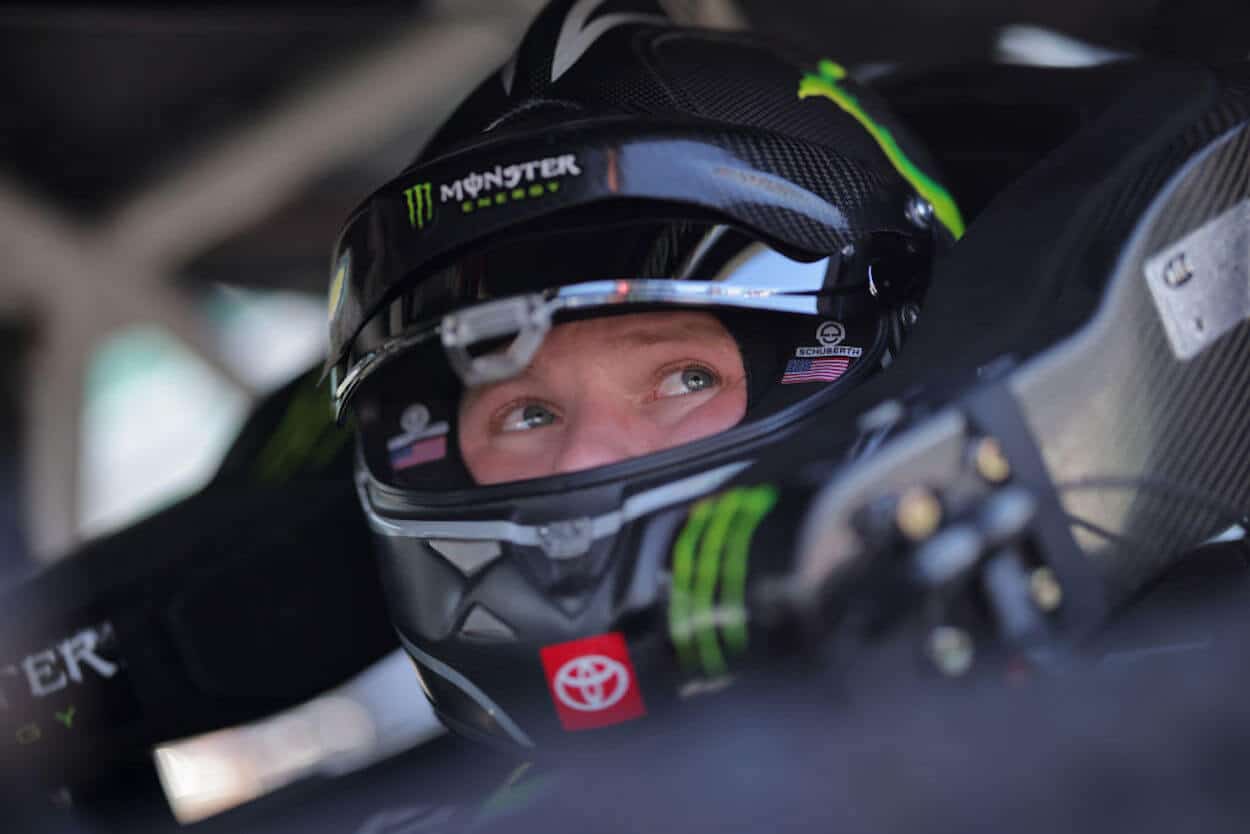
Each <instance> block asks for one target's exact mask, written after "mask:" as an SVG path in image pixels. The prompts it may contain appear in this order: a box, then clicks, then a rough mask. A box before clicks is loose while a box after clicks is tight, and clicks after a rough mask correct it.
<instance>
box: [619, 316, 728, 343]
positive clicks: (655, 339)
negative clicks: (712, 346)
mask: <svg viewBox="0 0 1250 834" xmlns="http://www.w3.org/2000/svg"><path fill="white" fill-rule="evenodd" d="M724 333H725V331H723V330H722V329H720V328H719V327H717V326H716V325H714V324H710V323H707V322H694V323H691V324H685V325H671V324H670V325H651V326H642V327H636V328H631V329H629V330H626V331H625V332H624V333H617V334H614V335H612V336H609V337H608V338H607V340H606V341H607V344H609V345H613V346H619V347H648V346H650V345H660V344H667V343H670V342H689V341H692V340H697V339H700V338H703V337H708V336H712V337H716V336H721V335H724ZM731 338H732V337H731Z"/></svg>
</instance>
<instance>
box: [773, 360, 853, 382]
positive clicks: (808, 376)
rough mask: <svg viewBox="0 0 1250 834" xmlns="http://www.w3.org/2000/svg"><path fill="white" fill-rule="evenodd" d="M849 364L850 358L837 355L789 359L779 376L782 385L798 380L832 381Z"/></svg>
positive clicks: (844, 370) (843, 371)
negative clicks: (829, 357) (822, 357)
mask: <svg viewBox="0 0 1250 834" xmlns="http://www.w3.org/2000/svg"><path fill="white" fill-rule="evenodd" d="M850 366H851V360H850V359H848V358H846V357H843V356H838V357H834V358H831V359H791V360H790V361H789V362H787V363H786V371H785V373H784V374H783V375H782V377H781V384H782V385H792V384H795V383H800V382H833V381H835V380H837V379H838V378H839V377H840V376H842V374H844V373H846V369H847V368H849V367H850Z"/></svg>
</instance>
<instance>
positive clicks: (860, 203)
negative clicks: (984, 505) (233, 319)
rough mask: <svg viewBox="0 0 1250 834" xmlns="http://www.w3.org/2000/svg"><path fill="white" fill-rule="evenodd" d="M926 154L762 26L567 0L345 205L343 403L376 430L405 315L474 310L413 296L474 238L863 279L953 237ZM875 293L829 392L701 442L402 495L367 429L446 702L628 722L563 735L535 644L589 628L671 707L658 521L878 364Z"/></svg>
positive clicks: (403, 593)
mask: <svg viewBox="0 0 1250 834" xmlns="http://www.w3.org/2000/svg"><path fill="white" fill-rule="evenodd" d="M822 84H823V85H824V87H823V88H822V87H821V85H822ZM825 88H827V90H826V92H827V93H828V94H827V95H826V94H825V92H821V90H824V89H825ZM805 91H806V94H805ZM928 170H932V169H931V167H930V166H929V163H928V160H927V158H926V157H925V156H924V153H923V151H922V149H920V148H919V147H917V146H916V145H915V144H914V143H913V142H912V141H911V140H910V139H909V138H908V136H907V134H906V132H905V130H904V129H903V127H902V126H901V125H899V124H897V123H895V122H894V121H893V120H892V119H891V117H890V115H889V113H888V112H887V111H886V109H885V108H884V106H883V105H882V104H881V103H880V102H878V101H877V100H876V99H875V97H874V96H873V95H872V94H871V92H870V91H869V90H866V89H862V88H860V87H857V86H856V85H854V84H853V83H852V82H851V81H850V80H849V79H846V78H845V77H844V74H843V73H841V70H840V68H838V67H836V65H832V64H827V65H824V66H823V67H821V68H819V69H816V70H815V71H812V69H810V68H804V67H801V66H799V65H798V64H796V63H793V62H790V61H788V60H787V59H785V58H784V57H782V56H781V55H779V54H778V53H777V52H775V51H774V50H773V49H772V48H770V47H768V46H767V45H764V44H762V43H760V42H758V41H756V40H755V39H753V38H752V37H751V36H749V35H746V34H740V33H726V32H719V31H708V30H701V29H691V28H683V27H678V26H675V25H673V23H672V22H671V21H670V20H669V19H668V18H666V17H665V16H664V14H663V12H662V11H661V10H660V8H659V7H658V6H657V5H655V4H654V3H650V2H628V0H608V2H603V0H557V2H553V3H551V4H550V5H549V6H547V7H546V8H545V9H544V11H543V12H542V13H540V15H539V16H538V17H537V18H536V19H535V21H534V23H533V24H532V25H531V27H530V28H529V30H528V32H527V33H526V35H525V37H524V39H523V40H522V42H521V44H520V45H519V47H518V48H517V50H516V53H515V54H514V55H513V56H512V58H511V59H510V60H509V61H508V62H507V64H505V66H504V67H502V68H501V70H500V71H499V72H497V73H494V74H492V75H491V76H490V77H488V78H487V79H486V80H485V81H483V82H482V84H481V85H479V87H478V88H477V89H476V90H475V91H474V92H473V93H472V94H471V95H470V96H469V97H468V99H467V100H466V101H465V102H464V103H463V104H462V105H461V106H460V107H459V108H458V109H457V110H456V111H455V112H454V113H453V114H452V116H451V117H450V118H449V119H448V120H447V122H446V123H445V124H444V125H443V126H442V128H441V129H440V130H438V131H437V133H436V135H435V136H434V137H433V139H432V140H431V141H430V142H429V144H428V145H427V147H426V148H425V149H424V150H423V151H422V153H421V154H420V156H418V157H417V159H416V160H415V161H414V163H413V164H412V165H411V166H409V167H408V168H407V169H405V171H404V172H402V173H401V174H400V175H399V176H398V177H397V178H396V179H395V180H393V181H392V182H391V183H388V184H387V185H385V186H383V187H382V188H381V189H379V190H378V191H377V192H375V194H373V195H372V196H371V197H370V198H369V199H368V200H367V201H366V202H365V203H364V204H362V205H361V207H360V208H358V209H357V210H356V211H355V212H354V213H353V214H352V216H351V217H349V219H348V221H347V223H346V225H345V228H344V231H343V233H342V235H341V236H340V239H339V241H338V244H337V247H336V251H335V255H334V259H333V265H334V276H335V278H334V282H333V284H332V289H331V310H332V312H331V345H330V352H329V357H328V362H327V368H328V370H329V371H330V374H331V379H332V386H333V388H334V397H335V401H336V406H337V407H338V408H339V409H341V410H342V411H343V412H346V411H348V410H350V411H351V412H352V413H353V415H354V416H355V417H356V418H360V419H358V420H357V424H358V426H360V425H367V424H368V422H369V419H370V418H369V416H368V414H369V410H370V409H375V410H376V404H377V402H378V401H379V398H385V396H387V395H386V392H385V391H384V390H383V389H385V387H386V385H385V380H386V379H387V372H386V370H385V369H386V367H387V366H388V365H390V366H392V367H394V366H395V365H396V364H397V363H399V362H402V359H403V357H404V356H410V355H412V354H411V351H412V348H411V345H412V340H411V338H410V336H411V328H412V327H413V326H414V322H416V321H417V320H418V319H420V318H421V316H422V315H425V316H426V317H429V316H433V317H435V318H437V317H439V316H443V315H445V314H449V313H454V312H455V310H456V309H458V307H457V305H465V304H469V303H472V301H473V300H474V299H472V298H469V297H464V298H446V297H442V296H439V297H438V298H435V295H437V294H436V293H433V292H425V293H424V294H422V293H423V288H424V289H426V290H428V288H429V287H431V286H434V283H435V278H436V276H437V275H438V274H439V270H440V269H445V268H446V267H447V265H448V264H452V263H455V261H456V259H457V258H461V257H464V255H465V253H466V252H473V251H475V250H477V249H481V248H485V247H489V246H494V245H499V244H501V243H504V244H506V243H507V242H508V241H510V240H513V239H516V238H524V237H525V236H526V235H531V236H532V235H534V234H535V233H537V232H538V231H541V232H542V233H543V234H548V235H550V234H555V235H556V236H557V237H558V235H559V234H560V232H561V230H568V232H569V233H570V234H573V233H581V232H585V230H586V229H588V228H589V229H591V230H592V231H593V229H594V228H596V227H595V226H594V224H595V223H596V222H599V221H600V220H601V219H602V218H604V217H609V218H612V219H613V220H614V221H619V220H620V219H621V218H622V217H626V216H628V217H634V218H657V219H660V220H666V219H672V220H675V221H680V222H697V223H703V224H708V225H709V226H710V227H716V228H732V229H734V230H736V233H739V234H742V235H745V236H749V237H751V238H754V239H756V240H758V241H761V242H762V243H763V244H766V245H767V246H769V247H772V248H773V249H775V250H776V251H778V252H780V253H782V254H784V255H785V256H787V257H791V258H794V259H795V260H796V262H799V261H816V260H818V259H828V261H829V264H830V266H829V275H830V277H829V281H830V282H832V283H846V282H850V283H851V284H852V285H855V286H860V287H868V286H869V284H868V282H867V277H868V275H869V270H870V269H871V268H872V267H873V266H874V265H877V266H880V265H881V263H882V262H883V259H886V260H888V259H890V258H893V257H895V256H896V255H898V253H899V252H900V251H901V252H905V253H906V257H905V258H904V260H905V262H906V263H908V264H913V265H914V264H915V263H917V262H921V263H927V261H928V259H929V258H930V257H931V255H932V253H933V252H934V251H935V250H936V249H939V248H941V247H943V246H946V245H948V244H949V243H950V242H951V240H952V239H953V238H954V237H955V236H957V235H958V234H959V232H960V231H961V228H962V227H961V226H960V225H959V223H958V216H957V213H954V214H952V213H951V211H950V210H947V211H936V212H935V209H940V208H941V207H940V206H937V205H936V203H939V202H941V200H942V199H949V198H946V197H945V194H944V192H942V191H941V189H940V186H937V185H936V183H935V182H934V181H933V180H931V179H929V178H928V177H927V176H926V175H923V174H918V172H920V171H928ZM513 180H515V181H513ZM917 206H920V207H922V208H923V207H927V208H928V209H929V211H927V212H925V211H920V212H917ZM950 209H953V203H952V204H951V205H950ZM935 214H938V215H941V216H940V217H935ZM618 277H619V276H618ZM860 279H863V280H862V281H861V282H860V284H855V282H856V281H859V280H860ZM909 286H911V285H909ZM877 288H878V287H874V294H875V292H876V289H877ZM436 289H439V290H440V292H441V291H442V289H445V288H443V287H441V286H440V287H436ZM911 291H913V292H921V291H922V290H915V287H914V286H912V290H911ZM864 294H865V298H866V294H867V290H866V289H865V290H864ZM874 303H880V304H881V305H885V306H883V307H882V312H880V313H879V314H878V313H873V314H872V315H869V316H866V317H864V318H863V321H862V323H861V324H860V325H859V326H858V327H859V329H858V330H857V331H856V332H857V333H858V338H859V340H860V342H861V343H862V345H863V351H864V354H863V361H862V362H859V363H858V367H857V368H855V369H854V370H853V372H850V373H847V374H846V375H845V377H844V378H843V379H842V380H839V382H838V384H837V385H836V386H831V390H830V391H829V392H827V394H821V395H818V396H815V397H811V398H809V399H807V400H804V401H801V402H797V403H795V404H793V405H791V406H787V407H785V408H778V409H774V410H773V411H772V412H770V413H768V414H767V415H765V416H764V417H762V418H760V419H758V420H755V421H753V422H751V424H750V425H743V426H740V427H738V428H735V429H731V430H729V431H728V432H725V433H723V434H721V435H717V436H714V437H709V438H705V439H703V440H698V441H695V442H693V443H690V444H687V445H685V446H681V447H677V448H673V449H668V450H665V451H661V452H656V453H653V454H649V455H646V456H644V457H641V458H636V459H631V460H626V461H623V462H619V463H615V464H611V465H608V466H604V467H600V468H598V469H591V470H587V471H584V472H575V473H570V474H564V475H555V476H550V477H546V478H541V479H538V480H532V481H521V482H515V483H507V484H500V485H495V486H474V485H471V484H466V483H465V482H464V479H463V478H459V479H458V478H456V477H454V476H453V475H452V474H450V470H448V472H449V474H448V475H447V477H446V480H444V481H440V482H436V483H433V484H426V485H423V486H422V487H421V488H412V487H404V486H400V485H397V484H395V483H388V482H386V481H385V479H384V478H379V477H377V475H376V473H375V472H374V471H371V468H370V463H369V460H368V459H367V456H366V454H365V453H364V451H363V444H362V451H361V453H360V455H359V460H360V463H359V465H358V467H357V476H356V477H357V486H358V491H359V494H360V497H361V501H362V505H363V507H364V509H365V512H366V514H367V516H368V517H369V520H370V523H371V525H372V527H373V529H374V531H375V533H376V534H377V541H378V545H379V560H380V565H381V570H382V576H383V584H384V587H385V588H386V591H387V595H388V603H389V606H390V609H391V616H392V619H393V621H394V623H395V626H396V629H397V631H398V633H399V635H400V638H401V641H402V643H403V645H404V647H405V648H406V650H407V651H408V653H409V654H410V655H411V656H412V658H413V660H414V662H415V664H416V666H417V669H418V672H419V674H420V677H421V680H422V685H423V688H424V690H425V692H426V694H427V695H428V696H429V698H430V700H431V702H432V704H433V705H434V707H435V710H436V711H437V713H438V714H439V716H440V718H441V719H442V720H443V721H444V722H445V723H446V724H448V726H450V727H452V728H453V729H455V730H457V731H459V732H461V733H464V734H466V735H470V736H473V737H476V738H480V739H483V740H486V741H489V742H494V743H500V744H503V745H506V746H513V747H521V748H534V747H556V748H564V747H567V746H569V745H570V743H571V742H574V741H575V740H578V739H584V738H585V737H587V736H594V737H595V738H596V739H601V738H602V736H603V735H604V734H608V735H610V734H611V733H612V732H615V731H618V730H620V728H619V727H617V728H613V727H608V728H606V729H601V730H598V731H597V732H595V733H576V732H569V726H568V724H567V723H562V719H561V717H560V712H559V708H558V707H557V705H555V704H554V702H553V692H554V690H553V689H552V688H551V685H552V682H551V678H550V674H549V672H550V670H549V669H547V668H545V666H544V663H543V662H542V661H543V657H544V654H543V652H544V649H551V648H552V647H560V646H565V645H570V644H572V643H573V642H574V641H578V640H579V639H583V638H590V637H594V636H596V635H600V636H602V635H612V636H613V639H619V640H621V641H622V646H623V651H625V652H627V653H628V657H629V663H630V664H632V666H631V677H632V681H633V685H634V686H636V687H637V689H638V690H639V692H640V693H641V701H640V702H639V703H640V704H642V703H645V709H644V710H643V711H644V712H645V711H646V710H648V709H649V710H656V709H660V708H662V707H663V705H664V704H666V703H668V702H671V701H675V700H677V698H678V695H677V693H678V691H679V689H680V688H681V685H682V683H683V673H682V672H680V671H679V670H677V669H676V667H675V664H674V663H673V647H672V645H671V644H670V643H669V641H668V638H667V634H666V632H665V627H664V624H663V623H664V620H663V615H662V613H661V612H660V607H661V606H662V604H663V603H664V601H665V599H666V595H667V587H668V571H669V565H668V564H667V563H666V561H665V558H664V554H666V553H667V552H668V549H669V548H668V544H669V542H668V539H667V538H666V537H669V536H671V535H672V534H673V531H674V527H675V525H676V524H677V523H678V521H679V520H680V518H681V517H682V513H681V512H680V510H681V509H682V508H684V507H686V506H688V505H689V504H690V503H691V502H693V501H695V500H697V499H699V498H700V497H702V496H705V495H707V494H709V493H711V492H713V491H714V490H716V489H717V488H718V487H720V486H721V485H723V484H725V483H727V482H728V481H729V480H730V479H731V478H733V476H734V475H735V474H736V473H738V472H740V471H742V470H743V469H744V468H745V467H746V466H748V465H749V462H750V461H751V460H753V459H758V458H759V457H761V456H766V455H768V453H769V449H770V448H772V449H775V448H777V447H778V444H782V443H784V442H785V441H786V440H787V439H790V438H792V437H793V435H794V433H795V432H796V431H798V430H799V429H801V428H803V427H804V426H807V427H810V426H811V421H818V420H820V415H821V413H822V412H824V411H826V410H827V409H828V408H829V407H831V406H832V405H833V404H834V403H835V402H836V399H837V397H838V395H839V393H838V390H833V389H839V390H840V388H845V387H848V386H851V385H854V384H856V382H857V380H859V379H862V378H863V376H865V375H867V374H869V373H872V372H873V370H874V369H876V368H879V367H880V366H881V363H882V360H883V357H884V356H885V354H886V351H887V345H888V343H889V341H890V321H891V320H892V319H891V318H890V317H891V316H892V315H893V313H894V312H896V310H893V309H891V308H889V306H888V304H887V302H886V301H884V300H881V299H877V300H876V301H875V302H874ZM890 303H893V302H890ZM822 304H823V302H822ZM440 305H442V306H440ZM747 306H748V307H749V305H747ZM824 309H825V308H824V307H822V308H821V310H822V311H823V310H824ZM874 309H875V308H874ZM814 321H815V319H813V322H814ZM445 323H446V320H444V324H445ZM803 328H804V332H805V333H806V332H810V330H809V329H807V328H808V324H806V323H805V324H803ZM379 369H381V370H379ZM362 409H364V411H362ZM426 419H434V420H439V419H445V420H451V421H453V422H454V411H453V412H452V413H448V412H447V411H445V410H444V411H443V412H442V413H435V414H434V415H433V417H432V418H431V417H430V416H429V415H428V413H427V414H426ZM452 437H453V440H452V442H450V443H448V446H454V430H453V434H452ZM449 457H454V455H449Z"/></svg>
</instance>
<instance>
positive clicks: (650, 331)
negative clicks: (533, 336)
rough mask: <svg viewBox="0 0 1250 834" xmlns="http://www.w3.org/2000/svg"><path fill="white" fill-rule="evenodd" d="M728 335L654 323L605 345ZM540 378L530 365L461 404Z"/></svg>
mask: <svg viewBox="0 0 1250 834" xmlns="http://www.w3.org/2000/svg"><path fill="white" fill-rule="evenodd" d="M724 335H727V334H726V331H725V330H722V329H721V328H720V327H718V326H717V325H716V324H713V323H711V322H704V321H694V322H689V323H686V324H652V325H639V326H636V327H631V328H630V329H628V330H626V331H625V332H623V333H615V334H613V335H611V336H608V337H606V338H605V340H604V342H605V344H607V345H609V346H610V347H612V348H615V349H618V350H619V349H630V348H633V349H635V350H636V349H638V348H646V347H655V346H657V345H667V344H680V343H682V342H691V341H698V340H700V339H701V338H705V337H712V338H717V337H721V336H724ZM729 339H730V342H731V343H732V344H733V345H734V347H735V348H736V347H737V342H736V341H735V340H734V339H733V337H732V336H730V337H729ZM535 376H536V374H535V373H534V367H533V365H528V366H526V367H525V368H524V369H523V370H522V371H521V372H520V373H518V374H517V375H516V376H513V377H509V378H508V379H503V380H499V381H498V382H492V383H489V384H487V385H484V386H481V387H478V388H471V389H469V390H468V391H466V392H465V395H464V399H463V400H462V401H461V404H462V407H463V405H464V404H465V403H468V402H470V398H471V399H472V400H474V401H476V400H480V399H482V397H483V396H485V394H486V393H488V392H491V391H497V390H499V389H501V388H505V387H507V386H508V385H514V384H515V385H524V384H525V383H526V382H527V381H528V380H531V379H533V378H534V377H535Z"/></svg>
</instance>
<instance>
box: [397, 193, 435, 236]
mask: <svg viewBox="0 0 1250 834" xmlns="http://www.w3.org/2000/svg"><path fill="white" fill-rule="evenodd" d="M404 197H405V198H406V199H407V200H408V225H409V226H411V227H412V228H414V229H424V228H425V224H426V223H428V222H429V221H431V220H433V219H434V200H433V199H432V197H431V189H430V184H429V183H428V182H419V183H417V184H416V185H414V186H412V188H405V189H404Z"/></svg>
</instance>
